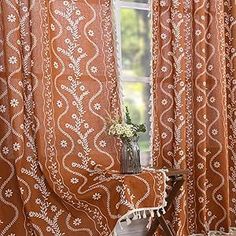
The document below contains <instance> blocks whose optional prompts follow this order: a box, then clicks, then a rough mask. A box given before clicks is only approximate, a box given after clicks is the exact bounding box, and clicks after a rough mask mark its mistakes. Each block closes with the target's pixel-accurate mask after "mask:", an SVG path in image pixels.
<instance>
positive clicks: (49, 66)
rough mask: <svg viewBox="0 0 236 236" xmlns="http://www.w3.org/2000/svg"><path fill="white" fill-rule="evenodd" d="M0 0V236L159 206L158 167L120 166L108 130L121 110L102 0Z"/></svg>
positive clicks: (104, 226)
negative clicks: (123, 170)
mask: <svg viewBox="0 0 236 236" xmlns="http://www.w3.org/2000/svg"><path fill="white" fill-rule="evenodd" d="M0 4H1V5H0V91H1V93H0V236H5V235H6V236H9V235H11V236H14V235H17V236H18V235H20V236H24V235H47V236H49V235H54V236H55V235H57V236H61V235H71V236H73V235H75V236H76V235H83V236H86V235H93V236H96V235H104V236H105V235H106V236H108V235H110V234H111V233H112V231H113V228H114V227H115V225H116V223H117V221H118V220H120V219H121V218H122V217H128V216H130V214H131V213H132V217H131V219H132V218H139V217H140V216H141V214H146V211H149V210H151V209H157V210H159V209H161V208H163V207H164V204H165V181H166V175H165V173H164V171H153V172H151V171H144V172H142V173H141V174H138V175H131V176H129V175H122V174H119V169H120V160H119V159H120V152H119V147H120V142H119V141H118V140H116V139H114V138H113V137H111V136H109V135H108V134H107V126H108V124H109V122H110V120H111V119H114V118H116V117H117V116H120V97H119V88H118V79H117V73H116V69H117V68H116V61H115V52H114V51H115V49H114V42H113V41H114V40H113V26H112V14H111V1H110V0H89V1H88V0H78V1H77V0H63V1H62V0H61V1H58V0H31V1H29V0H4V1H0ZM140 189H142V191H140ZM157 192H158V193H160V194H157ZM133 214H134V215H133Z"/></svg>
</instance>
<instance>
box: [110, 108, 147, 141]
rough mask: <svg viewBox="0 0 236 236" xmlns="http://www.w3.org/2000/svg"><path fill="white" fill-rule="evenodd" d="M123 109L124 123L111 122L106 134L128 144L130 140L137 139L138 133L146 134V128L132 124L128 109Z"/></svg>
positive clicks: (118, 121)
mask: <svg viewBox="0 0 236 236" xmlns="http://www.w3.org/2000/svg"><path fill="white" fill-rule="evenodd" d="M125 109H126V112H125V121H123V120H122V119H118V120H116V121H113V122H112V124H111V126H110V127H109V129H108V134H109V135H112V136H117V137H119V138H120V139H121V140H122V141H123V142H124V141H128V142H129V141H130V140H131V139H132V138H134V137H138V135H139V133H144V132H146V127H145V125H144V124H140V125H138V124H133V123H132V121H131V118H130V114H129V111H128V108H127V107H125Z"/></svg>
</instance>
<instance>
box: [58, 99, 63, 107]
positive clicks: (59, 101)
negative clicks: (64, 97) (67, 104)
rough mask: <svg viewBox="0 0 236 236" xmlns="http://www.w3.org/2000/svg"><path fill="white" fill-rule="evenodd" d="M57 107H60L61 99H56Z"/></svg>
mask: <svg viewBox="0 0 236 236" xmlns="http://www.w3.org/2000/svg"><path fill="white" fill-rule="evenodd" d="M57 107H59V108H61V107H62V101H61V100H58V101H57Z"/></svg>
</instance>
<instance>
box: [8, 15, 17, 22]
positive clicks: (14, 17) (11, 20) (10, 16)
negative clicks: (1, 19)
mask: <svg viewBox="0 0 236 236" xmlns="http://www.w3.org/2000/svg"><path fill="white" fill-rule="evenodd" d="M7 20H8V21H9V22H11V23H13V22H15V21H16V16H15V15H13V14H10V15H8V16H7Z"/></svg>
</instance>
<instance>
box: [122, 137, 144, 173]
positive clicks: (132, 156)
mask: <svg viewBox="0 0 236 236" xmlns="http://www.w3.org/2000/svg"><path fill="white" fill-rule="evenodd" d="M121 155H122V156H121V172H122V173H123V174H137V173H140V172H141V164H140V148H139V145H138V137H133V138H132V139H131V140H129V141H123V146H122V153H121Z"/></svg>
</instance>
